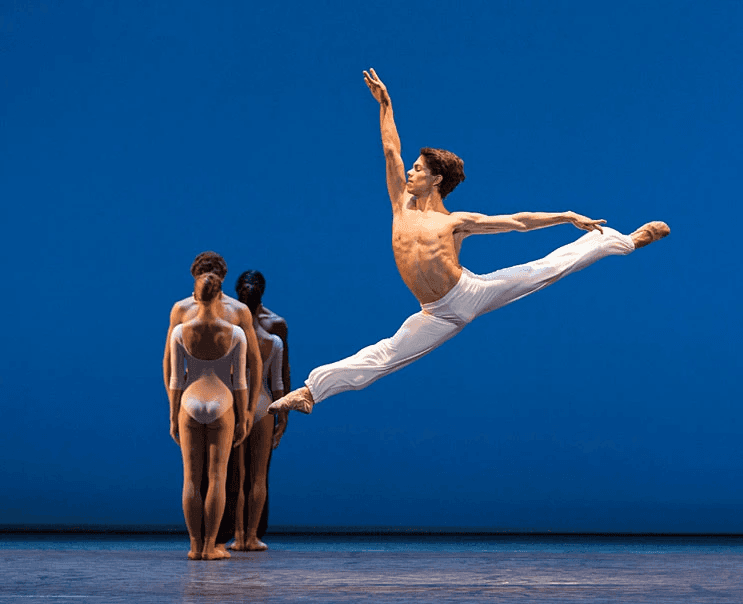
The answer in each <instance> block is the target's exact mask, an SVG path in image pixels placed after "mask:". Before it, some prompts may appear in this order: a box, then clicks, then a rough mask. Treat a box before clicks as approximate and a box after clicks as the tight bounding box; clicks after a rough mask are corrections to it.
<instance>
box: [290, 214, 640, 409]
mask: <svg viewBox="0 0 743 604" xmlns="http://www.w3.org/2000/svg"><path fill="white" fill-rule="evenodd" d="M603 229H604V233H603V234H601V233H599V232H598V231H591V232H589V233H586V234H585V235H583V236H582V237H581V238H580V239H578V240H577V241H574V242H573V243H569V244H568V245H564V246H563V247H561V248H558V249H556V250H555V251H554V252H552V253H551V254H549V255H548V256H546V257H545V258H542V259H541V260H535V261H534V262H528V263H526V264H520V265H518V266H512V267H510V268H504V269H501V270H499V271H496V272H494V273H490V274H487V275H475V274H474V273H471V272H470V271H468V270H467V269H463V270H462V276H461V278H460V279H459V281H458V282H457V284H456V285H455V286H454V287H453V288H452V289H451V290H450V291H449V292H448V293H447V294H446V295H445V296H444V297H443V298H441V299H439V300H436V302H432V303H430V304H421V309H422V310H421V312H417V313H415V314H414V315H413V316H411V317H409V318H408V319H407V320H406V321H405V322H404V323H403V324H402V327H400V329H399V330H398V331H397V333H396V334H395V335H394V336H392V337H391V338H386V339H384V340H382V341H381V342H377V343H376V344H373V345H371V346H367V347H366V348H363V349H362V350H360V351H359V352H357V353H356V354H355V355H353V356H350V357H348V358H346V359H343V360H342V361H338V362H336V363H331V364H330V365H323V366H322V367H318V368H317V369H313V370H312V372H311V373H310V376H309V378H307V381H306V382H305V384H306V385H307V387H308V388H309V389H310V392H311V393H312V398H313V399H314V400H315V402H316V403H318V402H320V401H322V400H324V399H326V398H328V397H330V396H333V395H335V394H339V393H341V392H345V391H346V390H360V389H362V388H366V386H368V385H369V384H371V383H372V382H374V381H376V380H378V379H379V378H381V377H384V376H385V375H388V374H390V373H392V372H393V371H397V370H398V369H402V368H403V367H405V366H406V365H409V364H410V363H412V362H413V361H415V360H417V359H419V358H421V357H422V356H423V355H425V354H428V353H429V352H431V351H432V350H433V349H434V348H437V347H439V346H441V344H443V343H444V342H446V341H447V340H448V339H450V338H452V337H454V336H455V335H456V334H458V333H459V332H460V331H462V329H464V326H465V325H467V323H469V322H470V321H472V320H473V319H474V318H475V317H479V316H480V315H483V314H485V313H487V312H490V311H491V310H495V309H497V308H500V307H501V306H505V305H506V304H510V303H511V302H514V301H515V300H518V299H519V298H523V297H524V296H528V295H529V294H531V293H533V292H535V291H538V290H540V289H542V288H543V287H546V286H548V285H550V284H552V283H554V282H555V281H558V280H559V279H562V278H563V277H565V276H566V275H569V274H570V273H574V272H576V271H579V270H581V269H583V268H585V267H587V266H588V265H589V264H593V263H594V262H596V261H597V260H600V259H601V258H605V257H606V256H612V255H624V254H629V253H630V252H632V251H633V250H634V249H635V246H634V243H633V242H632V239H631V238H630V237H629V235H622V234H621V233H619V232H618V231H615V230H614V229H611V228H608V227H603Z"/></svg>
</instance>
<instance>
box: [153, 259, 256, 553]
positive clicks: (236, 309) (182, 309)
mask: <svg viewBox="0 0 743 604" xmlns="http://www.w3.org/2000/svg"><path fill="white" fill-rule="evenodd" d="M206 273H214V274H215V275H217V276H218V277H219V278H220V279H222V281H224V278H225V276H226V275H227V263H226V262H225V260H224V258H223V257H222V256H221V255H220V254H217V253H216V252H212V251H208V252H202V253H200V254H199V255H198V256H196V258H195V259H194V261H193V263H192V264H191V275H192V276H193V278H194V279H197V278H198V277H199V276H200V275H203V274H206ZM217 309H218V311H219V316H220V317H221V318H222V319H224V320H226V321H227V322H228V323H232V324H233V325H237V326H239V327H240V328H242V330H243V332H245V336H246V338H247V342H248V351H247V360H248V376H252V375H255V376H260V375H262V372H263V365H262V363H261V354H260V350H259V349H258V340H257V339H256V336H255V330H254V329H253V316H252V315H251V313H250V311H249V310H248V307H247V306H245V304H243V303H242V302H240V301H239V300H235V299H234V298H231V297H230V296H228V295H227V294H225V293H224V292H221V293H220V297H219V303H218V306H217ZM197 310H198V304H197V302H196V300H195V299H194V297H193V296H189V297H188V298H184V299H183V300H179V301H178V302H176V303H175V304H174V305H173V308H172V309H171V311H170V325H169V327H168V335H167V338H166V340H165V354H164V356H163V377H164V380H165V388H166V389H168V387H169V384H170V372H171V366H170V336H171V333H172V332H173V329H175V327H176V326H177V325H179V324H180V323H184V322H186V321H188V320H190V319H193V318H194V317H195V316H196V313H197ZM249 382H250V386H249V398H248V432H250V428H251V427H252V423H253V412H254V410H255V407H256V405H257V404H258V397H259V396H260V392H261V390H260V380H259V379H255V380H249ZM228 475H229V474H228ZM207 488H208V481H207V476H206V474H204V476H203V480H202V484H201V496H202V498H205V497H206V493H207ZM229 514H230V509H229V508H228V509H227V510H226V511H225V516H228V515H229ZM232 514H233V517H234V506H233V509H232ZM222 524H223V525H224V522H223V523H222ZM233 527H234V525H233ZM233 531H234V528H230V531H229V534H228V535H227V536H226V537H224V536H223V535H222V533H223V531H222V530H221V529H220V532H219V535H218V538H217V546H216V547H217V549H218V550H220V551H222V552H223V553H224V554H225V557H229V552H227V551H226V550H225V544H226V543H227V541H229V540H230V539H231V538H232V532H233Z"/></svg>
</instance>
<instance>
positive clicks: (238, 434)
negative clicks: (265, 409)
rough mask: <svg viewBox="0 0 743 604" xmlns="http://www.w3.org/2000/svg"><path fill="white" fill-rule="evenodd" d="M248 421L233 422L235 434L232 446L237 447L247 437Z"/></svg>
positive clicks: (248, 431) (248, 432)
mask: <svg viewBox="0 0 743 604" xmlns="http://www.w3.org/2000/svg"><path fill="white" fill-rule="evenodd" d="M248 426H249V422H247V421H245V422H239V423H237V424H235V436H234V442H233V444H232V447H233V448H237V447H239V446H240V445H241V444H243V441H244V440H245V439H246V438H247V437H248V434H250V430H249V427H248Z"/></svg>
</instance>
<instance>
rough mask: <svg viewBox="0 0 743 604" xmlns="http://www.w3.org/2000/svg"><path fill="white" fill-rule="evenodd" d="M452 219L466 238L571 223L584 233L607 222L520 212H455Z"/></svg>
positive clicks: (565, 214)
mask: <svg viewBox="0 0 743 604" xmlns="http://www.w3.org/2000/svg"><path fill="white" fill-rule="evenodd" d="M452 218H454V219H455V220H456V222H457V223H458V224H457V226H456V227H455V228H454V232H455V233H460V234H462V235H464V236H465V237H467V236H469V235H487V234H492V233H507V232H508V231H534V230H536V229H543V228H545V227H550V226H555V225H557V224H567V223H570V224H572V225H573V226H575V227H576V228H579V229H582V230H584V231H599V232H601V233H603V232H604V231H603V229H602V228H601V226H600V225H602V224H605V223H606V220H593V219H591V218H588V217H587V216H582V215H580V214H576V213H575V212H555V213H552V212H519V213H518V214H510V215H504V216H486V215H485V214H477V213H475V212H454V213H453V214H452Z"/></svg>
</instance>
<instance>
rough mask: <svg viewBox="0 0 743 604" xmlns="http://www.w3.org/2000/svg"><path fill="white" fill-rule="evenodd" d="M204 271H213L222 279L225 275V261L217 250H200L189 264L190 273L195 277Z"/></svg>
mask: <svg viewBox="0 0 743 604" xmlns="http://www.w3.org/2000/svg"><path fill="white" fill-rule="evenodd" d="M204 273H214V274H215V275H217V277H219V278H220V279H222V280H223V281H224V278H225V275H227V263H226V262H225V261H224V258H222V256H220V255H219V254H217V252H201V253H200V254H199V255H198V256H196V258H195V259H194V261H193V264H192V265H191V275H192V276H193V278H194V279H195V278H196V277H198V276H199V275H203V274H204Z"/></svg>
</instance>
